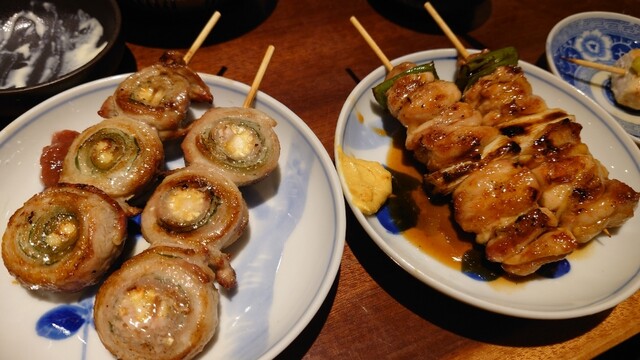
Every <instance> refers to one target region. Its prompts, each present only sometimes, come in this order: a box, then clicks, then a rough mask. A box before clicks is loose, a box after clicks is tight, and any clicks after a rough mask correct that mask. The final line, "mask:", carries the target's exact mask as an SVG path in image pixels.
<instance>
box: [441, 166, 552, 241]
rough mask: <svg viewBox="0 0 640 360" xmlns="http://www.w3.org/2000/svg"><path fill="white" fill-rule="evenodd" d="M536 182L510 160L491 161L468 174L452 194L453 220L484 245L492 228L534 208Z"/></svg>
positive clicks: (537, 188)
mask: <svg viewBox="0 0 640 360" xmlns="http://www.w3.org/2000/svg"><path fill="white" fill-rule="evenodd" d="M539 196H540V184H539V183H538V181H537V179H536V177H535V176H534V174H533V173H532V172H531V170H529V169H528V168H526V167H522V166H519V165H518V164H516V163H514V162H513V160H512V159H500V160H496V161H492V162H490V163H489V164H487V165H486V166H484V167H482V168H480V169H478V170H476V171H474V172H473V173H472V174H470V175H469V176H468V177H467V178H466V179H465V180H464V181H462V183H460V185H459V186H457V187H456V189H455V190H454V191H453V194H452V201H453V207H454V215H455V220H456V222H457V223H458V225H460V227H461V228H462V229H463V230H464V231H467V232H473V233H476V234H477V236H476V241H477V242H478V243H481V244H484V243H486V242H487V241H488V240H489V239H490V238H492V237H493V235H494V233H495V230H496V228H499V227H503V226H506V225H507V224H509V223H512V222H513V221H515V219H516V218H518V217H519V216H521V215H522V214H525V213H527V212H529V211H531V210H532V209H535V208H537V207H538V197H539Z"/></svg>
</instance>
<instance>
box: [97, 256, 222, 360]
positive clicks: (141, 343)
mask: <svg viewBox="0 0 640 360" xmlns="http://www.w3.org/2000/svg"><path fill="white" fill-rule="evenodd" d="M214 278H215V275H214V273H213V271H212V270H211V269H210V268H209V266H208V264H207V256H206V250H204V249H201V250H196V249H187V248H180V247H167V246H154V247H151V248H148V249H147V250H145V251H143V252H142V253H140V254H138V255H135V256H134V257H132V258H130V259H129V260H127V261H126V262H125V263H124V264H123V265H122V267H121V268H119V269H118V270H116V271H115V272H114V273H113V274H111V275H110V276H109V277H108V278H107V280H106V281H105V282H104V283H103V284H102V286H100V289H99V290H98V294H97V295H96V300H95V304H94V309H93V314H94V323H95V327H96V330H97V332H98V335H99V336H100V340H101V341H102V343H103V344H104V346H105V347H106V348H107V349H108V350H109V351H110V352H111V353H113V355H114V356H115V357H117V358H118V359H136V360H138V359H151V360H162V359H191V358H193V357H195V356H196V355H197V354H198V353H200V352H201V351H202V349H203V348H204V346H205V345H206V344H207V343H208V342H209V341H210V340H211V338H212V337H213V335H214V333H215V331H216V327H217V325H218V298H219V295H218V291H217V290H216V288H215V286H214V284H213V281H214Z"/></svg>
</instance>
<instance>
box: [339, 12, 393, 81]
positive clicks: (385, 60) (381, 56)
mask: <svg viewBox="0 0 640 360" xmlns="http://www.w3.org/2000/svg"><path fill="white" fill-rule="evenodd" d="M349 20H351V23H352V24H353V26H355V27H356V29H357V30H358V32H359V33H360V35H362V37H363V38H364V40H365V41H366V42H367V44H369V46H370V47H371V49H372V50H373V52H375V53H376V55H377V56H378V58H379V59H380V61H382V64H383V65H384V67H385V68H386V69H387V71H389V70H391V69H393V65H391V62H390V61H389V59H388V58H387V57H386V56H385V54H384V53H383V52H382V50H380V47H378V45H377V44H376V42H375V41H374V40H373V38H372V37H371V36H370V35H369V33H368V32H367V30H365V28H364V27H363V26H362V25H361V24H360V22H359V21H358V19H356V17H355V16H352V17H351V18H350V19H349Z"/></svg>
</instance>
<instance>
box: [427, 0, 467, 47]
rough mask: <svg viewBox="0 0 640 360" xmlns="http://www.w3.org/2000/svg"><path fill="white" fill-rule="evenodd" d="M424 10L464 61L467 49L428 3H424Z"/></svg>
mask: <svg viewBox="0 0 640 360" xmlns="http://www.w3.org/2000/svg"><path fill="white" fill-rule="evenodd" d="M424 8H425V9H427V11H428V12H429V14H430V15H431V17H432V18H433V20H434V21H435V22H436V24H438V26H439V27H440V29H441V30H442V31H443V32H444V34H445V35H446V36H447V37H448V38H449V41H451V43H453V46H454V47H455V48H456V50H458V53H459V54H460V56H462V57H463V58H465V59H466V58H468V57H469V52H468V51H467V49H465V47H464V46H463V45H462V43H461V42H460V41H459V40H458V38H457V37H456V36H455V34H454V33H453V31H451V29H450V28H449V26H448V25H447V23H446V22H445V21H444V20H443V19H442V17H440V14H438V12H437V11H436V9H435V8H434V7H433V6H432V5H431V3H430V2H428V1H427V2H426V3H424Z"/></svg>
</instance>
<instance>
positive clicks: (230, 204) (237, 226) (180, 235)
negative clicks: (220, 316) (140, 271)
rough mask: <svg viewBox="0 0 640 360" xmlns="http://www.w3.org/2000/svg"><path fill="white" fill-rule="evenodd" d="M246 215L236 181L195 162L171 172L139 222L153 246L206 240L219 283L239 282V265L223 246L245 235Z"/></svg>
mask: <svg viewBox="0 0 640 360" xmlns="http://www.w3.org/2000/svg"><path fill="white" fill-rule="evenodd" d="M248 220H249V211H248V208H247V204H246V203H245V201H244V198H243V197H242V193H241V192H240V190H239V189H238V187H237V186H236V185H235V184H234V183H233V182H231V181H230V180H229V179H227V178H226V177H225V176H224V175H222V174H221V173H220V172H218V170H217V169H215V168H212V167H210V166H205V165H202V164H192V165H189V166H187V167H184V168H181V169H178V170H175V171H174V172H173V173H171V174H169V175H168V176H167V177H166V178H165V179H164V180H163V181H162V183H161V184H160V185H159V186H158V187H157V188H156V189H155V191H154V192H153V194H152V195H151V197H150V198H149V201H147V205H146V206H145V208H144V210H143V211H142V216H141V223H140V225H141V231H142V235H143V236H144V238H145V239H146V240H147V241H148V242H149V243H150V244H152V245H154V246H155V245H161V244H180V245H184V246H188V247H194V248H197V247H199V246H205V247H206V248H207V249H208V250H209V253H210V254H209V255H210V262H211V265H212V266H213V267H214V268H215V269H216V275H217V281H218V283H220V284H221V285H222V286H224V287H226V288H230V287H234V286H235V271H234V270H233V268H231V265H230V264H229V259H228V256H227V255H226V254H224V253H222V252H221V250H222V249H224V248H225V247H227V246H228V245H229V244H231V243H233V242H234V241H236V240H237V239H238V238H239V237H240V236H241V235H242V233H243V232H244V229H245V227H246V225H247V223H248Z"/></svg>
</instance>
